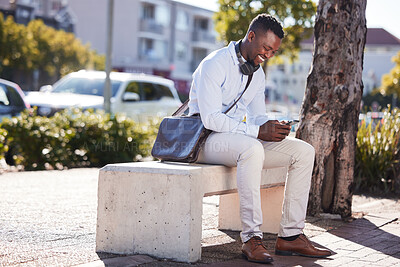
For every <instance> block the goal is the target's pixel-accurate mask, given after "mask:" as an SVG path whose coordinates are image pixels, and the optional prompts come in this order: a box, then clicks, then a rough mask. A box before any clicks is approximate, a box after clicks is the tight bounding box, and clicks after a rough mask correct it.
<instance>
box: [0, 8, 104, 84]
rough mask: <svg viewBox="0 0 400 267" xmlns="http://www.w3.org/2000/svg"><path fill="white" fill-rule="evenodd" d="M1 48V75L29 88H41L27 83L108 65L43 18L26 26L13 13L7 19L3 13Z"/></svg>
mask: <svg viewBox="0 0 400 267" xmlns="http://www.w3.org/2000/svg"><path fill="white" fill-rule="evenodd" d="M0 47H1V50H0V76H1V77H2V78H4V79H7V80H12V81H14V82H16V83H18V84H20V85H21V86H22V88H24V89H26V90H37V89H38V88H26V86H25V84H52V83H54V82H55V81H56V80H58V79H59V78H61V77H62V76H64V75H66V74H68V73H70V72H73V71H77V70H80V69H84V68H86V69H96V70H104V68H105V58H104V56H100V55H98V54H97V53H96V51H94V50H92V49H90V45H88V44H86V45H83V44H82V43H81V42H80V40H78V39H77V38H75V36H74V34H72V33H67V32H65V31H63V30H55V29H54V28H52V27H48V26H46V25H45V24H44V23H43V21H41V20H32V21H31V22H29V24H28V25H27V26H25V25H23V24H17V23H15V22H14V20H13V18H12V17H11V16H8V17H7V18H6V19H4V16H3V14H2V13H0ZM35 77H36V78H35ZM34 79H36V82H34V81H33V80H34Z"/></svg>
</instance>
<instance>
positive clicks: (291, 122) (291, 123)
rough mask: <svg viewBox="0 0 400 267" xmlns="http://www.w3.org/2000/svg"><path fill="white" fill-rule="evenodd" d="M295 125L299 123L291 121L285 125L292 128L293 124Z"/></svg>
mask: <svg viewBox="0 0 400 267" xmlns="http://www.w3.org/2000/svg"><path fill="white" fill-rule="evenodd" d="M297 123H299V121H298V120H292V121H288V122H287V123H286V125H289V126H293V125H295V124H297Z"/></svg>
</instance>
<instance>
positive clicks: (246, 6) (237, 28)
mask: <svg viewBox="0 0 400 267" xmlns="http://www.w3.org/2000/svg"><path fill="white" fill-rule="evenodd" d="M218 3H219V10H218V12H216V14H215V16H214V21H215V28H216V30H217V32H218V34H219V39H220V40H222V41H224V42H225V44H228V43H229V42H231V41H238V40H241V39H242V38H244V37H245V35H246V32H247V29H248V27H249V24H250V21H251V20H252V19H253V18H254V17H255V16H257V15H258V14H261V13H267V14H270V15H273V16H275V17H276V18H278V19H279V20H280V21H281V22H282V23H283V27H284V31H285V38H284V39H283V40H282V45H281V48H280V49H279V52H278V53H277V55H286V56H288V57H289V58H290V59H292V60H294V59H296V57H297V55H298V52H299V51H300V42H301V40H303V39H307V38H309V37H311V36H312V33H313V27H314V21H315V14H316V11H317V7H316V4H315V3H314V2H313V1H311V0H293V1H280V0H258V1H247V0H219V1H218ZM271 61H279V58H278V59H277V58H276V57H274V58H272V59H271ZM272 63H274V62H272Z"/></svg>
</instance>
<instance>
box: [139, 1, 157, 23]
mask: <svg viewBox="0 0 400 267" xmlns="http://www.w3.org/2000/svg"><path fill="white" fill-rule="evenodd" d="M155 13H156V12H155V6H154V5H150V4H144V5H143V9H142V18H143V19H150V20H152V19H154V18H155Z"/></svg>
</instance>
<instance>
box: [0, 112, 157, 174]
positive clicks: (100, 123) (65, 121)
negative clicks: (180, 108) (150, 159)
mask: <svg viewBox="0 0 400 267" xmlns="http://www.w3.org/2000/svg"><path fill="white" fill-rule="evenodd" d="M157 124H158V120H155V121H148V122H146V123H140V124H139V123H136V122H134V121H133V120H131V119H129V118H126V117H125V116H122V115H118V114H117V115H115V116H114V117H110V115H109V114H106V113H104V112H102V111H93V110H86V111H82V110H80V109H72V110H65V111H62V112H59V113H56V114H55V115H54V116H53V117H50V118H47V117H41V116H36V115H30V113H29V112H28V111H26V112H23V113H22V114H21V115H20V116H19V117H14V118H12V119H5V120H4V121H3V122H2V123H1V125H0V140H5V137H6V136H7V142H6V143H7V145H8V146H9V147H12V148H13V149H12V151H13V153H15V154H14V160H15V161H16V163H17V164H21V165H23V166H24V167H25V170H36V169H46V168H56V169H62V168H64V167H79V166H96V167H101V166H104V165H106V164H108V163H115V162H129V161H136V160H139V159H141V158H142V157H146V156H149V155H150V150H151V147H152V144H153V142H154V139H155V137H156V130H157ZM2 138H3V139H2ZM2 144H4V143H2ZM1 152H3V153H4V152H5V149H3V151H2V146H0V155H1Z"/></svg>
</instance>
